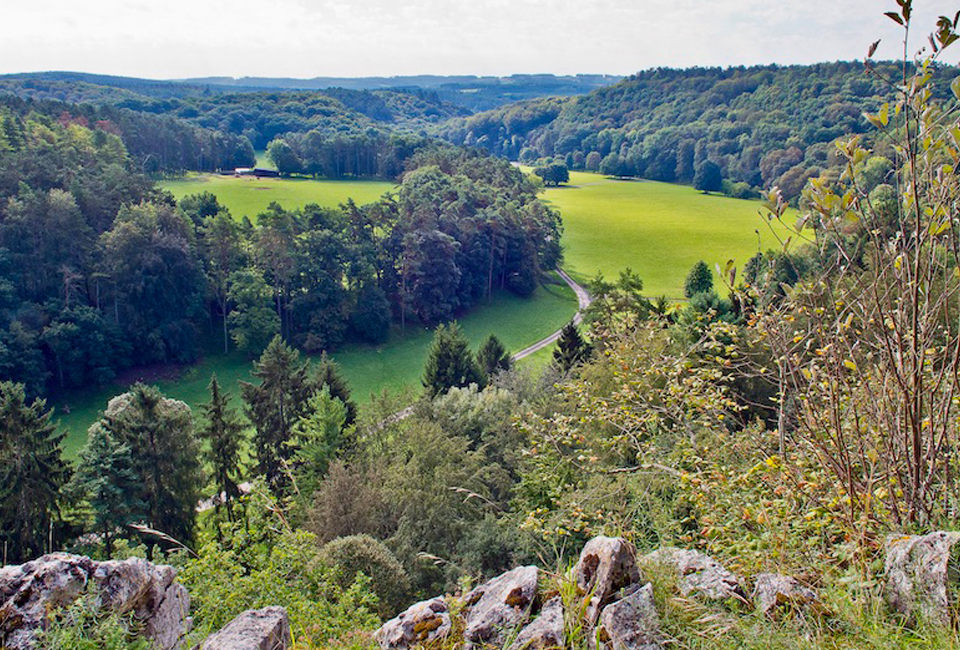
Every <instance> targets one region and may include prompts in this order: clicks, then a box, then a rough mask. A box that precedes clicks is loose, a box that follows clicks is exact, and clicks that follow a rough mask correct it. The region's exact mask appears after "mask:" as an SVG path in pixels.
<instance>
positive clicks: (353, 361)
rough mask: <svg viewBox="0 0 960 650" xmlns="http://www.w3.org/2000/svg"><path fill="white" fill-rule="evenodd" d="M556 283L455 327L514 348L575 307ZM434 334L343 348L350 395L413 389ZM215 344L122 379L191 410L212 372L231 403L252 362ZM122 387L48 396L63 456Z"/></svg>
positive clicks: (411, 330) (506, 298)
mask: <svg viewBox="0 0 960 650" xmlns="http://www.w3.org/2000/svg"><path fill="white" fill-rule="evenodd" d="M556 282H557V284H549V285H546V286H542V287H540V288H538V289H537V291H536V293H535V294H534V296H533V297H532V298H530V299H522V298H518V297H517V296H514V295H513V294H510V293H506V292H503V293H500V294H498V295H496V296H495V299H494V301H493V302H492V303H491V304H489V305H482V306H480V307H478V308H476V309H474V310H473V311H472V312H471V313H470V314H469V315H467V316H465V317H464V318H463V319H461V320H460V325H461V326H462V328H463V330H464V333H465V334H466V335H467V337H468V338H469V339H470V341H471V344H472V346H473V348H474V349H476V348H477V347H478V346H479V344H480V343H481V342H482V341H483V339H485V338H486V337H487V336H488V335H490V334H496V336H497V337H498V338H499V339H500V340H501V341H503V344H504V346H506V348H507V349H508V350H511V351H513V352H516V351H518V350H521V349H523V348H524V347H526V346H528V345H530V344H531V343H533V342H535V341H537V340H539V339H541V338H543V337H545V336H547V335H548V334H551V333H552V332H554V331H556V330H557V329H559V328H560V327H562V326H563V324H564V323H565V322H566V321H567V320H569V319H570V317H571V316H573V313H574V312H575V311H576V308H577V300H576V297H575V296H574V294H573V291H572V290H570V288H569V287H567V286H566V285H565V284H563V283H561V282H560V280H559V279H557V280H556ZM531 314H536V318H531V316H530V315H531ZM432 337H433V332H432V331H431V330H428V329H424V328H421V327H416V326H408V327H407V330H406V331H405V332H399V331H398V332H395V333H394V334H393V335H392V336H391V338H390V341H389V342H388V343H387V344H385V345H382V346H370V345H359V344H354V345H348V346H345V347H343V348H342V349H340V350H338V351H337V352H336V353H335V354H334V355H333V358H334V359H335V360H336V361H337V362H338V363H340V365H341V366H342V368H343V373H344V375H345V376H346V378H347V380H348V381H349V383H350V387H351V389H352V391H353V397H354V399H355V400H357V401H358V402H360V403H365V402H367V401H368V400H369V398H370V395H371V394H372V393H378V392H380V391H381V390H383V389H385V388H386V389H399V388H401V387H403V386H413V387H418V386H419V382H420V374H421V372H422V370H423V364H424V361H425V360H426V355H427V348H428V347H429V345H430V340H431V339H432ZM217 347H218V342H216V341H214V342H212V343H211V345H210V348H211V352H210V353H209V354H208V355H207V356H206V357H205V358H204V359H203V360H202V361H201V362H200V363H198V364H196V365H194V366H190V367H189V368H187V369H186V370H185V371H184V372H183V373H182V374H179V375H178V376H176V377H174V378H170V379H162V378H158V377H157V375H156V373H150V372H149V371H147V372H146V373H145V374H142V375H141V376H138V377H129V378H128V379H130V380H135V379H143V380H145V381H148V382H149V383H156V384H158V385H159V386H160V389H161V390H162V391H163V392H164V394H165V395H167V396H168V397H172V398H174V399H179V400H183V401H184V402H186V403H187V404H189V405H190V406H191V407H196V406H197V405H198V404H200V403H203V402H205V401H206V400H207V399H208V398H209V395H208V394H207V385H208V384H209V383H210V377H211V375H212V374H213V373H216V374H217V377H218V378H219V380H220V383H221V384H222V385H223V386H224V387H225V388H226V389H228V390H230V391H231V392H232V393H233V399H234V402H235V403H237V404H239V389H238V388H237V382H238V381H241V380H243V381H249V379H250V369H251V362H250V360H249V359H247V358H246V357H245V356H244V355H242V354H239V353H237V352H232V353H230V354H222V353H217V352H216V351H215V350H216V349H217ZM547 354H549V352H541V353H540V354H539V355H533V356H532V357H530V360H529V362H530V363H536V364H540V363H543V360H544V355H547ZM525 361H527V360H525ZM158 379H159V380H158ZM122 391H123V386H122V385H119V384H115V385H111V386H107V387H104V388H101V389H97V390H88V391H78V392H72V393H70V394H69V395H67V396H65V397H64V398H62V399H58V400H51V402H50V405H51V406H54V407H56V409H57V417H58V418H59V419H60V421H61V425H62V427H63V428H64V429H66V430H67V438H66V440H65V443H64V452H65V454H66V456H67V457H68V458H76V455H77V452H78V451H79V450H80V448H81V447H82V446H83V445H84V443H85V442H86V431H87V428H88V427H89V426H90V425H91V424H92V423H93V422H95V421H96V419H97V418H98V417H99V415H100V412H101V411H102V410H103V409H104V408H105V407H106V404H107V401H108V400H109V399H110V398H111V397H113V396H114V395H116V394H118V393H120V392H122ZM65 409H69V412H67V411H66V410H65Z"/></svg>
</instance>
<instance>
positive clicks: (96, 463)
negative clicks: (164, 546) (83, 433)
mask: <svg viewBox="0 0 960 650" xmlns="http://www.w3.org/2000/svg"><path fill="white" fill-rule="evenodd" d="M77 474H78V481H77V483H78V485H79V486H80V487H81V489H82V490H83V491H84V492H85V493H86V495H87V500H88V501H89V503H90V507H91V508H92V509H93V519H94V525H95V527H96V529H97V530H99V531H100V533H101V534H102V535H103V542H104V547H105V548H104V550H105V551H106V555H107V558H110V557H111V556H112V555H113V537H114V534H115V532H116V531H117V529H121V528H123V527H124V526H126V525H127V524H129V523H133V522H135V521H137V520H140V519H144V518H145V516H146V504H145V503H144V502H143V499H141V495H140V484H139V479H138V477H137V474H136V472H135V471H134V462H133V454H132V453H131V451H130V446H129V445H127V444H124V443H121V442H119V441H117V440H116V439H115V438H114V436H112V435H111V434H110V432H109V431H108V430H107V429H106V428H105V427H103V426H101V425H100V423H96V424H94V425H93V426H92V427H90V432H89V437H88V440H87V444H86V446H85V447H84V448H83V450H82V451H81V452H80V466H79V468H78V472H77Z"/></svg>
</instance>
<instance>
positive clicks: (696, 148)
mask: <svg viewBox="0 0 960 650" xmlns="http://www.w3.org/2000/svg"><path fill="white" fill-rule="evenodd" d="M876 71H877V72H878V73H879V74H880V75H882V76H884V77H887V78H890V79H893V80H896V79H898V78H899V77H900V68H899V66H898V65H894V64H884V63H880V64H877V65H876ZM956 74H957V70H956V68H939V69H937V70H935V72H934V76H935V80H940V81H943V82H948V81H949V80H951V79H953V77H954V76H956ZM934 89H935V92H939V93H940V94H943V93H949V83H938V84H935V86H934ZM891 93H892V89H891V87H890V86H889V85H887V84H886V83H884V82H883V81H882V80H881V79H880V77H879V76H877V75H873V74H869V73H867V72H866V71H865V69H864V66H863V64H862V63H859V62H846V63H842V62H841V63H822V64H817V65H809V66H790V67H779V66H758V67H749V68H746V67H737V68H726V69H722V68H691V69H685V70H676V69H667V68H658V69H654V70H647V71H644V72H641V73H638V74H637V75H634V76H631V77H629V78H627V79H625V80H624V81H622V82H620V83H618V84H616V85H613V86H609V87H606V88H600V89H598V90H594V91H593V92H591V93H589V94H587V95H584V96H581V97H572V98H546V99H538V100H532V101H527V102H522V103H518V104H513V105H510V106H504V107H501V108H499V109H496V110H492V111H488V112H484V113H479V114H476V115H473V116H471V117H467V118H462V119H455V120H451V121H450V122H448V123H446V124H445V125H443V127H442V131H441V133H442V135H443V137H445V138H446V139H448V140H450V141H451V142H454V143H459V144H467V145H478V146H481V147H483V148H485V149H487V150H489V151H491V152H493V153H495V154H498V155H502V156H507V157H509V158H511V159H513V160H516V159H520V160H522V161H529V162H533V161H535V160H537V159H540V158H553V157H559V158H561V159H562V160H563V162H565V163H566V164H567V166H568V167H571V168H574V169H589V170H600V171H603V172H605V173H608V174H612V175H622V176H641V177H645V178H650V179H655V180H662V181H680V182H690V181H692V180H693V177H694V174H695V170H696V169H697V168H698V167H699V166H700V165H701V164H702V163H703V162H704V161H706V160H711V161H713V162H715V163H716V164H717V165H719V167H720V169H721V172H722V175H723V178H725V179H730V180H731V181H735V182H744V183H747V184H749V185H750V186H754V187H769V186H770V185H773V184H778V185H779V186H780V187H781V189H783V190H784V191H785V193H786V194H788V195H796V194H797V193H799V190H800V188H801V187H802V186H803V184H804V183H805V182H806V180H807V178H809V177H810V176H813V175H816V174H818V173H819V172H820V171H822V170H823V169H824V168H826V167H828V166H830V162H831V161H830V157H831V154H832V150H833V148H832V145H831V143H832V142H833V141H834V140H835V139H836V138H837V137H839V136H842V135H844V134H850V133H861V132H865V131H866V130H867V128H868V122H867V121H866V119H864V118H863V117H862V113H863V112H864V111H867V110H875V109H876V108H877V106H878V105H879V104H880V103H881V101H884V100H885V99H887V98H889V96H890V95H891Z"/></svg>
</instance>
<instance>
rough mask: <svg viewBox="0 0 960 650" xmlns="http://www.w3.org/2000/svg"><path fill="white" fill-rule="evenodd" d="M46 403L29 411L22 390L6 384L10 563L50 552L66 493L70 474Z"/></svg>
mask: <svg viewBox="0 0 960 650" xmlns="http://www.w3.org/2000/svg"><path fill="white" fill-rule="evenodd" d="M52 416H53V410H52V409H51V410H49V411H47V410H46V402H45V401H44V400H41V399H37V400H34V401H33V402H32V403H31V404H30V405H29V406H28V405H27V401H26V396H25V394H24V389H23V385H22V384H15V383H13V382H9V381H4V382H0V541H2V543H3V546H4V551H5V554H6V559H7V562H20V561H25V560H28V559H31V558H33V557H36V556H38V555H41V554H42V553H43V552H44V550H50V549H49V548H48V541H49V535H50V534H51V531H52V522H53V517H54V515H55V514H56V512H57V505H58V501H59V498H60V488H61V487H63V484H64V483H66V482H67V480H68V479H69V478H70V469H69V468H68V466H67V464H66V463H65V462H64V461H63V459H62V458H61V457H60V443H61V442H62V441H63V437H64V434H58V433H56V425H55V424H54V423H53V422H51V417H52Z"/></svg>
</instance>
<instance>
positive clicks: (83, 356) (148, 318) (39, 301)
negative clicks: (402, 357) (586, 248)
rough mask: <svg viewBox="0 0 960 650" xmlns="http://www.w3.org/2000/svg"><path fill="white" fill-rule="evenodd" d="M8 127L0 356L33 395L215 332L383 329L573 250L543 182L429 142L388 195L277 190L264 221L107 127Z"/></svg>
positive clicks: (321, 344) (471, 300) (15, 116)
mask: <svg viewBox="0 0 960 650" xmlns="http://www.w3.org/2000/svg"><path fill="white" fill-rule="evenodd" d="M24 106H26V105H24ZM0 127H2V130H0V281H2V282H0V288H2V290H3V291H2V301H0V368H2V376H3V377H4V378H5V379H11V380H14V381H17V382H19V383H22V384H24V385H25V386H26V389H27V393H28V395H31V396H35V395H45V394H47V393H48V392H49V391H51V390H59V389H64V388H71V387H76V386H83V385H88V384H94V385H103V384H105V383H107V382H109V381H110V380H111V379H112V378H113V377H114V376H116V373H117V372H118V371H120V370H122V369H123V368H126V367H129V366H133V365H142V364H148V363H164V362H178V363H189V362H192V361H193V360H195V359H196V358H197V355H198V353H199V343H198V341H199V338H200V335H201V333H202V332H204V331H214V332H216V331H219V333H220V336H221V337H222V339H223V345H224V348H225V349H229V348H230V347H232V346H238V347H240V348H241V349H244V350H246V351H248V353H249V354H251V355H254V356H255V355H257V354H259V353H260V352H261V351H262V350H263V348H264V347H265V346H266V344H267V342H269V341H270V339H271V338H272V337H273V336H274V335H275V334H280V335H282V336H283V337H284V339H285V340H288V341H290V342H291V343H293V344H295V345H297V346H298V347H300V348H302V349H305V350H308V351H321V350H332V349H335V348H336V347H337V346H338V345H340V344H342V343H343V342H344V341H346V340H348V339H349V340H361V341H370V342H382V341H383V340H385V339H386V338H387V336H388V335H389V331H390V327H391V324H392V323H398V324H399V325H400V326H405V325H406V323H407V322H408V321H411V320H413V321H417V322H420V323H424V324H431V325H432V324H435V323H437V322H441V321H445V320H449V319H450V318H452V317H454V316H455V315H456V314H459V313H462V312H464V311H465V310H468V309H470V308H471V307H473V306H474V305H476V304H478V303H479V302H481V301H483V300H488V299H490V297H491V296H492V293H493V292H494V291H495V290H499V289H506V290H510V291H513V292H515V293H518V294H520V295H529V294H530V293H531V292H532V291H533V290H534V288H535V287H536V284H537V281H538V278H539V274H540V273H541V272H542V271H543V270H548V269H552V268H553V267H554V266H556V264H557V262H558V261H559V256H560V247H559V236H560V221H559V216H558V215H557V213H556V212H555V211H553V210H551V209H549V208H547V207H546V206H544V205H543V204H542V203H540V202H539V201H538V200H537V198H536V185H535V184H533V183H531V181H530V180H528V179H527V178H525V177H524V176H523V174H521V173H520V172H519V171H518V170H516V169H514V168H512V167H511V166H510V165H509V164H508V163H506V162H505V161H499V160H495V159H492V158H488V157H486V156H483V155H480V154H477V153H469V152H465V151H462V150H457V149H454V148H452V147H425V146H422V143H420V144H421V147H420V149H419V150H418V151H417V152H416V153H414V154H412V155H410V156H409V157H408V158H407V160H406V162H405V165H404V168H405V170H406V171H405V172H404V177H403V181H402V182H401V183H400V185H399V187H398V189H397V191H396V193H394V194H391V195H387V196H385V197H384V198H383V199H381V200H380V201H378V202H376V203H374V204H371V205H367V206H357V205H355V204H353V203H352V202H348V203H347V204H346V205H344V206H342V207H341V208H336V209H330V208H320V207H318V206H316V205H311V206H307V207H306V208H303V209H296V210H285V209H284V208H282V207H281V206H279V205H276V204H273V205H271V206H270V208H269V209H268V210H267V211H266V212H264V213H263V214H261V215H259V216H258V217H257V218H256V222H255V223H254V222H251V221H249V220H244V221H242V222H241V221H238V220H236V219H234V218H233V217H232V215H230V214H229V212H228V211H227V210H226V209H225V208H223V206H221V205H220V204H219V203H218V202H217V200H216V197H214V196H213V195H211V194H209V193H206V194H201V195H195V196H189V197H186V198H184V199H183V200H182V201H180V203H179V204H177V202H175V201H174V200H173V199H172V197H171V196H170V195H169V194H165V193H163V192H160V191H158V190H157V189H156V188H155V187H154V186H153V185H152V184H151V183H150V182H149V181H148V180H147V179H146V178H145V177H144V176H143V175H142V174H140V173H139V172H140V170H138V169H137V165H136V164H135V163H134V162H133V160H132V159H131V157H130V155H129V154H128V153H127V151H126V149H125V147H124V144H123V141H122V140H121V138H120V137H119V136H118V135H116V134H115V133H113V132H112V130H111V129H110V128H109V126H105V125H103V124H99V123H93V124H90V123H87V124H85V123H83V122H80V121H77V120H76V119H61V118H53V117H51V116H48V115H44V114H41V113H36V112H27V113H24V114H20V113H17V112H15V111H13V110H11V109H10V108H6V109H5V110H4V111H3V112H2V114H0Z"/></svg>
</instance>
